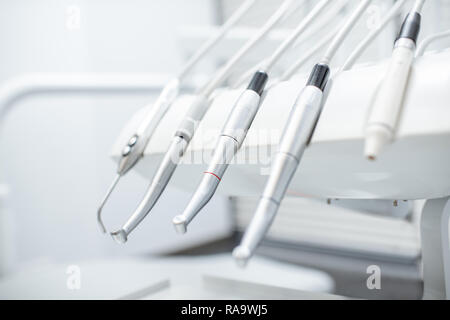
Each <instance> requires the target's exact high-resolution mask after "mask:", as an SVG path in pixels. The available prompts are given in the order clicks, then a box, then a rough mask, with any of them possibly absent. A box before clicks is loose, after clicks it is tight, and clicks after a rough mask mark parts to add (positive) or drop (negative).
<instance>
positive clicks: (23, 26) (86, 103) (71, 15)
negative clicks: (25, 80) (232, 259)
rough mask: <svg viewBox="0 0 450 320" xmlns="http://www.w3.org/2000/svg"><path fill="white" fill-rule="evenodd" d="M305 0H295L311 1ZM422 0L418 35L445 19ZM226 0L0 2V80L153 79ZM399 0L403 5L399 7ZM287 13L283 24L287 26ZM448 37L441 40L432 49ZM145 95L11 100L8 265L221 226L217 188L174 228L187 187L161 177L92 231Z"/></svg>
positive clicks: (229, 1) (172, 243) (126, 188)
mask: <svg viewBox="0 0 450 320" xmlns="http://www.w3.org/2000/svg"><path fill="white" fill-rule="evenodd" d="M279 2H280V1H278V0H264V1H261V4H259V5H258V10H255V11H254V12H252V13H251V14H249V15H248V17H247V19H246V22H245V23H244V24H245V25H246V26H247V27H249V26H257V25H260V24H261V23H262V22H263V21H264V20H265V19H266V17H267V16H268V15H269V14H270V11H272V10H273V9H274V8H275V7H276V5H277V4H278V3H279ZM310 2H311V3H310V4H308V5H307V6H306V7H305V10H306V9H307V8H308V6H311V5H312V3H313V2H314V1H310ZM433 2H439V3H440V4H439V5H433V6H429V8H428V7H426V10H428V11H427V16H426V19H425V24H424V28H423V33H422V37H423V36H424V35H428V34H430V33H433V32H437V31H441V30H444V29H448V28H450V1H447V0H433ZM238 3H239V1H237V0H222V1H216V0H190V1H182V0H152V1H145V0H128V1H125V0H114V1H111V0H94V1H93V0H84V1H83V0H71V1H68V0H39V1H32V0H15V1H12V0H11V1H1V2H0V43H1V47H2V50H1V52H0V58H1V59H0V85H5V83H7V81H9V80H10V79H12V78H14V77H17V76H21V75H23V74H27V73H35V72H43V73H55V72H56V73H65V72H77V73H82V72H100V73H119V72H124V73H147V74H148V73H151V74H154V75H155V76H158V77H160V78H161V79H162V80H161V81H162V82H163V80H164V79H167V78H168V77H169V76H170V75H171V74H174V73H176V72H177V71H178V70H179V69H180V67H181V65H182V63H183V61H185V60H186V57H187V56H188V55H189V54H190V53H191V52H192V51H193V50H195V49H196V48H197V47H198V46H199V44H200V43H201V42H202V41H203V40H204V39H205V36H207V35H208V34H210V33H208V32H207V31H208V30H209V29H208V28H207V26H209V27H211V26H216V25H218V24H220V23H222V22H223V20H224V19H226V17H228V16H229V15H230V14H231V12H232V11H233V10H234V9H235V8H236V6H237V4H238ZM392 3H393V1H386V0H382V1H374V6H373V7H372V10H375V12H378V13H379V14H380V13H381V14H382V13H383V11H382V10H384V9H385V8H386V7H389V5H390V4H392ZM408 8H409V5H406V6H405V12H406V10H407V9H408ZM376 10H378V11H376ZM347 12H348V11H347ZM299 16H301V13H299ZM299 16H296V17H297V18H298V17H299ZM401 16H403V14H402V15H401ZM296 17H292V18H291V19H290V21H289V22H288V23H286V25H285V26H283V28H285V29H288V28H289V27H292V26H294V23H295V21H296ZM398 22H399V21H397V22H396V23H393V24H392V26H391V27H390V28H388V30H387V31H386V32H385V33H384V34H383V36H381V37H380V38H379V39H378V40H377V42H376V43H375V44H374V45H372V46H371V47H370V48H369V50H368V51H367V54H365V55H364V57H363V59H362V61H371V60H376V59H381V58H384V57H387V56H388V55H389V52H390V51H391V48H392V42H391V40H393V38H394V36H395V35H394V31H395V30H396V29H397V28H398ZM368 27H369V25H368V24H367V19H365V20H363V21H362V22H361V27H360V28H357V29H356V30H358V31H357V32H355V33H354V34H353V35H352V37H351V39H350V40H349V41H348V45H346V46H345V48H344V49H343V50H342V53H341V54H340V58H339V59H337V63H338V62H339V61H342V59H343V58H345V57H346V54H348V53H349V52H350V50H351V48H352V47H353V46H354V45H355V44H356V43H357V42H358V40H360V39H361V37H362V36H363V35H364V34H366V33H367V32H368V30H369V29H368ZM205 30H206V31H205ZM233 43H234V42H233V41H230V42H226V43H225V44H224V45H222V47H221V48H224V50H221V49H218V50H216V51H215V55H214V56H213V58H212V59H210V60H209V61H208V63H205V64H203V65H202V66H201V67H200V68H199V75H200V76H201V75H202V74H203V75H204V74H206V73H207V72H208V71H209V70H211V66H215V65H216V64H218V63H220V62H222V61H223V59H224V58H225V57H224V56H223V55H224V53H226V49H228V50H234V47H233ZM449 44H450V43H449V42H448V41H442V42H440V43H439V44H438V45H434V46H433V47H432V48H439V47H441V48H444V47H446V46H448V45H449ZM307 45H308V44H304V46H307ZM230 48H231V49H230ZM268 48H270V47H268ZM303 48H304V47H303ZM266 49H267V48H266ZM299 50H302V49H299ZM263 53H264V51H263V50H262V51H257V52H256V54H255V56H252V57H251V59H250V60H251V62H252V63H255V62H257V58H261V57H263ZM292 54H293V56H295V54H296V53H295V52H294V53H292ZM291 57H292V56H291ZM288 60H289V59H288V58H286V61H288ZM307 68H309V66H307ZM200 78H201V77H200ZM156 94H157V92H155V93H149V94H135V95H77V94H74V95H48V94H39V95H36V96H32V97H29V98H26V99H22V100H20V101H18V102H17V105H15V107H14V109H13V110H12V112H10V113H9V114H8V116H7V118H6V119H4V121H3V123H2V124H1V128H0V158H1V159H2V160H1V161H0V183H1V184H3V185H6V186H7V188H8V194H7V195H6V196H5V198H4V199H1V201H2V203H1V205H2V206H4V207H5V208H6V209H7V210H5V212H4V213H3V217H1V220H0V222H1V228H2V230H3V232H2V233H1V234H0V241H1V243H2V246H0V248H2V249H1V252H0V258H1V260H2V263H4V264H7V268H8V270H17V269H18V268H21V267H24V266H26V265H29V264H31V263H36V262H37V261H58V262H68V263H70V262H71V261H75V260H80V259H83V260H85V259H90V258H101V257H111V256H123V255H129V254H136V253H154V252H161V251H166V250H168V249H173V248H178V247H182V246H183V245H185V244H188V243H189V241H191V240H192V241H196V239H198V238H196V237H197V235H198V234H201V232H202V230H203V229H204V228H207V226H208V224H209V223H210V222H212V221H213V222H214V223H216V224H218V223H219V224H221V225H222V227H221V228H222V229H223V230H224V232H227V230H228V231H229V232H230V234H231V232H232V231H233V230H232V224H231V218H230V219H228V215H227V212H228V200H227V199H226V198H224V197H219V196H217V197H215V199H214V200H213V201H214V202H213V203H211V204H210V205H208V207H207V209H206V211H207V212H205V213H204V214H202V215H199V217H198V223H197V224H195V225H193V226H192V229H191V230H190V233H189V234H188V235H187V236H185V237H183V238H180V237H179V236H177V235H176V234H175V232H174V231H173V227H172V225H171V223H170V219H171V217H172V216H174V215H175V214H177V213H179V212H180V210H182V209H183V206H184V205H185V204H186V203H187V201H188V199H189V196H190V194H188V193H185V192H181V191H178V190H176V189H173V188H170V187H169V189H168V190H167V191H166V192H165V193H164V195H163V197H162V199H161V201H160V202H159V203H158V205H157V207H156V208H155V209H154V211H153V212H152V214H151V215H150V216H149V217H148V218H147V219H146V220H145V222H144V223H143V224H142V225H141V226H140V227H139V228H138V229H137V230H136V232H134V234H133V235H132V237H130V241H129V242H128V243H127V244H126V245H125V246H118V245H117V244H116V243H114V242H113V241H112V240H111V239H110V238H109V237H105V236H103V235H101V233H100V231H99V229H98V226H97V224H96V218H95V214H96V208H97V206H98V205H99V202H100V200H101V198H102V196H103V195H104V192H105V191H106V188H107V187H108V185H109V183H110V182H111V179H112V178H113V176H114V173H115V170H116V163H115V162H113V161H112V160H111V159H110V157H109V154H110V150H111V146H112V145H113V143H114V141H115V139H116V138H117V136H118V134H119V132H120V130H121V128H122V126H123V125H124V124H125V123H126V121H127V120H128V119H129V118H130V117H131V115H132V114H133V113H134V112H136V111H137V110H138V109H139V108H142V107H143V106H145V105H146V104H148V103H149V102H151V101H152V100H153V99H155V97H156ZM147 183H148V182H147V181H146V180H145V179H143V178H141V177H140V176H138V175H137V174H135V173H134V172H131V173H129V174H128V175H127V176H126V178H125V179H123V181H122V182H121V184H120V186H119V188H118V190H117V191H116V192H115V193H114V194H113V196H112V200H111V202H110V203H109V204H108V206H107V207H106V208H105V219H106V221H107V223H108V224H109V225H111V226H112V225H117V224H118V223H120V222H123V221H124V219H125V218H126V217H127V216H128V214H129V213H131V210H133V209H134V208H135V205H136V204H137V202H138V201H139V200H140V198H141V196H142V195H143V192H144V190H145V188H146V187H147ZM208 213H209V214H208Z"/></svg>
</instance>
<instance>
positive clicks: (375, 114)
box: [364, 0, 425, 160]
mask: <svg viewBox="0 0 450 320" xmlns="http://www.w3.org/2000/svg"><path fill="white" fill-rule="evenodd" d="M424 3H425V0H416V1H415V3H414V6H413V9H412V10H411V11H410V13H409V14H408V15H407V16H406V18H405V20H404V21H403V24H402V27H401V29H400V32H399V33H398V36H397V40H396V41H395V45H394V51H393V52H392V58H391V61H390V64H389V66H388V69H387V73H386V75H385V77H384V79H383V80H382V82H381V84H380V87H379V88H378V91H377V93H376V96H375V99H374V102H373V104H372V109H371V110H370V114H369V118H368V123H367V126H366V143H365V146H364V155H365V156H366V158H367V159H369V160H375V159H376V158H377V157H378V155H379V154H380V152H381V150H382V149H383V147H384V146H385V145H387V144H389V143H390V142H391V141H392V140H393V138H394V135H395V131H396V127H397V123H398V119H399V117H400V112H401V109H402V105H403V97H404V95H405V91H406V86H407V85H408V78H409V73H410V70H411V66H412V63H413V61H414V53H415V51H416V42H417V38H418V36H419V32H420V24H421V19H422V17H421V15H420V12H421V10H422V7H423V5H424Z"/></svg>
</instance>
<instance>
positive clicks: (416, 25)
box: [395, 12, 422, 43]
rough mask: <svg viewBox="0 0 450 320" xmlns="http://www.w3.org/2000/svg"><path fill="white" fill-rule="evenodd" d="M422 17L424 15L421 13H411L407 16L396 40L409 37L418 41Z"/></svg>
mask: <svg viewBox="0 0 450 320" xmlns="http://www.w3.org/2000/svg"><path fill="white" fill-rule="evenodd" d="M421 19H422V17H421V16H420V14H419V13H417V12H414V13H409V14H408V15H407V16H406V18H405V21H403V24H402V28H401V29H400V32H399V33H398V36H397V39H396V40H395V41H397V40H398V39H401V38H407V39H411V40H412V41H414V43H416V41H417V38H418V37H419V32H420V22H421Z"/></svg>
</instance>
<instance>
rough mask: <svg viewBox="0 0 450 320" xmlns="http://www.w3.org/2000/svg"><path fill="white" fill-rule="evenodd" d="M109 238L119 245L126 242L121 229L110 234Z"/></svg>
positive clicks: (124, 233)
mask: <svg viewBox="0 0 450 320" xmlns="http://www.w3.org/2000/svg"><path fill="white" fill-rule="evenodd" d="M111 237H112V238H113V239H114V240H115V241H116V242H117V243H121V244H122V243H125V242H127V240H128V237H127V233H126V232H125V230H123V229H120V230H117V231H114V232H111Z"/></svg>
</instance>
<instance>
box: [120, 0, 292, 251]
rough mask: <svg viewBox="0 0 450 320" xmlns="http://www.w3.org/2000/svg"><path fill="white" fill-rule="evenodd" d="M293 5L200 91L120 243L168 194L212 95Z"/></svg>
mask: <svg viewBox="0 0 450 320" xmlns="http://www.w3.org/2000/svg"><path fill="white" fill-rule="evenodd" d="M293 2H294V1H293V0H285V1H284V2H283V3H282V4H281V6H280V7H279V8H278V10H277V11H276V12H275V13H274V14H273V15H272V16H271V17H270V18H269V20H268V21H267V22H266V23H265V24H264V26H263V27H262V28H261V29H260V30H259V31H258V33H257V34H255V35H254V36H253V37H252V38H251V39H250V40H249V41H247V42H246V43H245V44H244V46H243V47H242V48H241V49H240V50H239V51H238V52H237V53H236V54H235V55H234V56H233V57H232V58H231V59H230V60H229V61H228V62H227V63H226V65H224V66H223V67H222V68H221V69H220V70H219V71H218V72H217V73H216V74H215V75H214V76H213V78H212V79H211V81H208V83H207V84H206V85H205V87H203V88H202V89H201V90H200V91H199V93H198V94H197V96H196V98H195V100H194V101H193V103H192V104H191V105H190V107H189V109H188V111H187V113H186V115H185V116H184V118H183V120H182V121H181V123H180V125H179V127H178V129H177V131H176V132H175V135H174V137H173V139H172V142H171V144H170V147H169V149H168V151H167V152H166V154H165V156H164V158H163V161H162V162H161V164H160V165H159V167H158V169H157V170H156V173H155V175H154V177H153V179H152V182H151V184H150V186H149V188H148V189H147V191H146V193H145V195H144V198H143V199H142V201H141V202H140V204H139V205H138V207H137V208H136V210H135V211H134V213H133V214H132V215H131V217H130V218H129V219H128V220H127V222H126V223H125V224H124V225H123V226H122V228H121V229H119V230H117V231H114V232H112V233H111V236H112V237H113V239H114V240H116V241H117V242H118V243H124V242H126V241H127V239H128V235H129V234H130V233H131V232H132V231H133V230H134V229H135V228H136V227H137V226H138V225H139V224H140V223H141V222H142V220H144V218H145V217H146V216H147V215H148V213H149V212H150V211H151V209H152V208H153V207H154V205H155V204H156V202H157V201H158V199H159V197H160V196H161V194H162V193H163V192H164V190H165V188H166V186H167V184H168V183H169V181H170V179H171V177H172V175H173V173H174V171H175V169H176V168H177V166H178V163H179V162H180V160H181V158H182V157H183V155H184V154H185V152H186V150H187V148H188V146H189V143H190V141H191V139H192V138H193V136H194V134H195V132H196V130H197V128H198V124H199V123H200V121H201V120H202V119H203V117H204V115H205V114H206V112H207V111H208V109H209V106H210V104H211V100H210V96H211V94H212V93H213V92H214V90H215V89H216V88H217V87H218V86H220V85H221V84H222V82H223V81H224V80H225V79H226V78H227V77H228V75H229V74H230V72H231V70H232V68H233V67H234V66H235V65H236V63H237V62H239V61H240V59H241V58H242V57H243V56H244V55H245V54H246V53H247V52H248V51H249V50H250V49H251V48H253V47H254V46H255V45H256V44H258V42H259V41H260V40H261V39H262V38H263V37H264V36H265V35H266V34H267V33H268V32H269V31H271V30H272V29H273V28H274V27H275V25H276V24H277V23H278V22H279V21H280V20H281V19H282V18H283V17H285V15H286V14H287V12H288V9H289V7H290V6H291V4H292V3H293Z"/></svg>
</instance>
